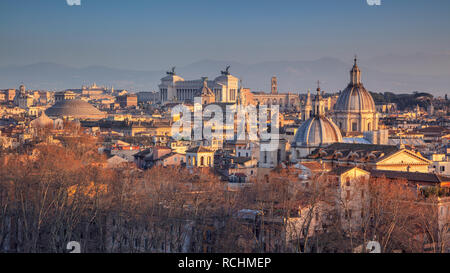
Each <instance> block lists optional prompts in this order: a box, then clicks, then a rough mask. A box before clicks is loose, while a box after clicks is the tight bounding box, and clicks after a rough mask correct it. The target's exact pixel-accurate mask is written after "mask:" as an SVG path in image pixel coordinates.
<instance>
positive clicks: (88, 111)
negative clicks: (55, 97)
mask: <svg viewBox="0 0 450 273" xmlns="http://www.w3.org/2000/svg"><path fill="white" fill-rule="evenodd" d="M45 114H47V115H48V116H50V117H73V118H80V119H102V118H105V117H106V114H105V113H103V112H101V111H99V110H98V109H97V108H95V107H94V106H93V105H91V104H90V103H88V102H85V101H82V100H77V99H76V100H62V101H59V102H57V103H56V104H55V105H53V106H52V107H50V108H48V109H47V110H46V111H45Z"/></svg>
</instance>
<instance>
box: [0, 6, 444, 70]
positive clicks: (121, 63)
mask: <svg viewBox="0 0 450 273" xmlns="http://www.w3.org/2000/svg"><path fill="white" fill-rule="evenodd" d="M81 4H82V5H81V6H68V5H67V4H66V1H65V0H0V39H1V42H0V66H4V65H10V64H19V65H23V64H31V63H36V62H55V63H60V64H65V65H72V66H88V65H106V66H110V67H116V68H127V69H139V70H154V69H166V68H167V67H169V66H170V65H178V66H182V65H186V64H189V63H192V62H196V61H198V60H203V59H216V60H228V61H240V62H244V63H256V62H260V61H273V60H312V59H317V58H320V57H324V56H331V57H335V58H339V59H345V60H348V59H349V58H351V56H353V55H354V54H355V53H358V55H359V56H361V58H372V57H375V56H380V55H388V54H394V55H407V54H415V53H417V52H434V53H441V52H442V53H447V54H450V35H449V29H450V16H449V13H450V1H448V0H382V5H381V6H377V7H376V6H369V5H367V3H366V0H304V1H303V0H302V1H301V0H292V1H288V0H271V1H268V0H267V1H266V0H221V1H219V0H148V1H147V0H146V1H144V0H131V1H130V0H128V1H125V0H81Z"/></svg>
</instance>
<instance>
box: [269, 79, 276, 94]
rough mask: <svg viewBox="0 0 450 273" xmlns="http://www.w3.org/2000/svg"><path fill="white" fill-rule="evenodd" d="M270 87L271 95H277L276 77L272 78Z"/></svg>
mask: <svg viewBox="0 0 450 273" xmlns="http://www.w3.org/2000/svg"><path fill="white" fill-rule="evenodd" d="M270 86H271V93H272V94H278V79H277V77H275V76H274V77H272V80H271V84H270Z"/></svg>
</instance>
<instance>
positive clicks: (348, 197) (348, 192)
mask: <svg viewBox="0 0 450 273" xmlns="http://www.w3.org/2000/svg"><path fill="white" fill-rule="evenodd" d="M345 199H346V200H347V201H348V200H350V191H347V196H346V197H345Z"/></svg>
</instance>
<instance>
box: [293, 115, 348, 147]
mask: <svg viewBox="0 0 450 273" xmlns="http://www.w3.org/2000/svg"><path fill="white" fill-rule="evenodd" d="M336 142H342V135H341V131H340V130H339V128H338V127H337V126H336V124H334V123H333V122H332V121H331V120H329V119H328V118H327V117H325V116H314V117H312V118H310V119H308V120H307V121H305V122H304V123H303V124H302V125H301V126H300V127H299V128H298V130H297V133H296V134H295V139H294V143H295V145H296V146H297V147H302V146H308V147H319V146H326V145H329V144H332V143H336Z"/></svg>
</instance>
